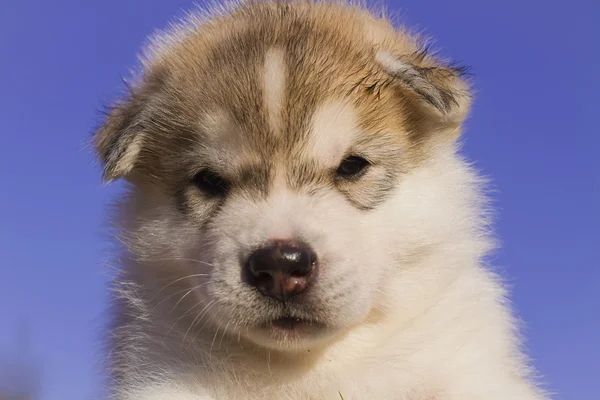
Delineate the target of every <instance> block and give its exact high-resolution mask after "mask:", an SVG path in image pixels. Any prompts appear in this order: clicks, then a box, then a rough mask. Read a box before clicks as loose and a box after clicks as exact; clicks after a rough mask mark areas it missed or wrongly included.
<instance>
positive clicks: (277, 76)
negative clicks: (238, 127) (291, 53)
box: [263, 48, 286, 135]
mask: <svg viewBox="0 0 600 400" xmlns="http://www.w3.org/2000/svg"><path fill="white" fill-rule="evenodd" d="M283 56H284V54H283V50H282V49H280V48H270V49H269V50H268V51H267V53H266V54H265V64H264V70H263V71H264V72H263V96H264V103H265V108H266V112H267V117H268V120H269V126H270V127H271V131H272V132H273V133H275V134H276V135H278V134H281V126H282V123H281V117H282V109H283V102H284V100H285V99H284V94H285V74H286V69H285V62H284V58H283Z"/></svg>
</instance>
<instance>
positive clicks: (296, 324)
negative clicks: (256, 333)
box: [261, 315, 326, 340]
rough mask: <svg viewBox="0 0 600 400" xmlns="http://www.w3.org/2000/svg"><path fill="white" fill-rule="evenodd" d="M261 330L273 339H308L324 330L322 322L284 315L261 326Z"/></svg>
mask: <svg viewBox="0 0 600 400" xmlns="http://www.w3.org/2000/svg"><path fill="white" fill-rule="evenodd" d="M261 330H262V331H263V332H264V333H266V334H267V336H270V337H271V338H274V339H279V340H281V339H302V338H305V339H308V338H311V337H315V336H319V334H320V333H322V332H323V331H325V330H326V327H325V325H324V324H323V323H321V322H317V321H315V320H311V319H306V318H300V317H296V316H292V315H284V316H281V317H278V318H275V319H272V320H270V321H268V322H265V323H264V324H262V326H261Z"/></svg>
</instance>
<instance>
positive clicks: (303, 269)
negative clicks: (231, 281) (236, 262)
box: [246, 241, 317, 302]
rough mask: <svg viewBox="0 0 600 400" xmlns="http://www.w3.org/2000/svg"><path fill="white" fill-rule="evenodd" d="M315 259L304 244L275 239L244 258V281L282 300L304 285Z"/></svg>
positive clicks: (265, 293) (308, 281)
mask: <svg viewBox="0 0 600 400" xmlns="http://www.w3.org/2000/svg"><path fill="white" fill-rule="evenodd" d="M316 261H317V257H316V255H315V253H314V252H313V251H312V249H311V248H310V247H309V246H307V245H305V244H302V243H296V242H289V241H275V242H272V243H270V244H269V245H267V246H265V247H261V248H259V249H258V250H255V251H254V252H252V254H250V257H248V261H247V263H246V269H247V277H248V283H249V284H251V285H252V286H254V287H256V288H257V289H258V290H259V291H260V292H261V293H262V294H263V295H265V296H269V297H272V298H275V299H277V300H280V301H283V302H285V301H287V300H288V299H289V298H291V297H293V296H296V295H298V294H300V293H302V292H304V291H305V290H306V289H307V288H308V285H309V283H310V280H311V279H310V278H311V276H312V275H313V272H314V269H315V266H316Z"/></svg>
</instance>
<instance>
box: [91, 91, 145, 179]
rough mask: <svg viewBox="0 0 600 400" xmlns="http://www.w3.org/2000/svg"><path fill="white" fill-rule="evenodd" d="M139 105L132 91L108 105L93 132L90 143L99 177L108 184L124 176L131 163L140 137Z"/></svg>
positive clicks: (131, 165) (141, 107)
mask: <svg viewBox="0 0 600 400" xmlns="http://www.w3.org/2000/svg"><path fill="white" fill-rule="evenodd" d="M142 110H143V105H142V104H141V103H140V101H138V100H136V98H135V95H134V94H133V93H131V94H130V96H129V98H128V99H126V100H124V101H121V102H120V103H118V104H116V105H114V106H112V107H111V108H110V110H109V112H108V113H107V116H106V119H105V120H104V122H103V124H102V126H100V128H99V129H98V130H97V131H96V132H95V134H94V145H95V148H96V153H97V155H98V158H99V159H100V162H101V163H102V167H103V173H102V180H103V182H104V183H108V182H110V181H113V180H115V179H119V178H126V177H127V175H128V174H129V173H130V172H131V170H132V169H133V167H134V166H135V164H136V162H137V159H138V156H139V153H140V150H141V148H142V142H143V137H142V133H141V132H140V116H141V114H142Z"/></svg>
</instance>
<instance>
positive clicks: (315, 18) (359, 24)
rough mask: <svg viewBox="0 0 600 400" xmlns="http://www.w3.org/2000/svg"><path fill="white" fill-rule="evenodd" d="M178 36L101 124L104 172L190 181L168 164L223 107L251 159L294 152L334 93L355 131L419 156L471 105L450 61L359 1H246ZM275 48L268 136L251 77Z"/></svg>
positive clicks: (195, 143) (200, 143)
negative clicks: (276, 91)
mask: <svg viewBox="0 0 600 400" xmlns="http://www.w3.org/2000/svg"><path fill="white" fill-rule="evenodd" d="M325 21H326V22H325ZM181 36H182V37H181V38H178V40H176V41H171V42H170V44H169V45H168V46H166V45H162V46H161V45H156V46H155V47H154V48H153V55H152V57H151V58H150V59H149V60H147V61H146V62H145V63H144V70H143V77H142V79H141V81H140V82H138V83H137V84H136V85H134V87H133V88H132V92H131V94H130V96H129V98H127V99H126V100H125V101H123V102H122V103H121V104H118V105H116V106H115V107H114V108H113V110H112V112H111V113H110V115H109V117H108V119H107V121H106V123H105V125H104V126H103V127H102V128H101V129H100V130H99V131H98V133H97V135H96V144H97V149H98V152H99V154H100V157H101V160H102V161H103V163H104V165H105V178H106V179H107V180H110V179H114V178H117V177H122V176H127V177H133V175H132V174H133V173H136V172H139V173H137V174H136V176H138V178H142V177H143V178H144V179H149V178H152V179H158V180H163V179H164V178H165V177H167V178H166V179H167V180H168V181H169V182H173V181H174V179H175V180H181V181H185V180H186V179H189V177H190V174H193V172H194V171H195V170H196V169H197V168H198V167H199V166H200V165H177V166H175V165H171V164H173V162H172V161H171V160H170V157H172V156H173V155H175V154H177V155H179V154H180V153H181V151H182V149H186V151H188V152H189V153H190V154H193V157H194V158H198V159H199V162H201V161H202V160H201V158H202V147H204V146H205V142H206V140H207V137H210V136H211V132H207V131H206V130H207V129H206V128H207V127H206V126H203V124H202V122H201V121H202V118H203V117H204V116H205V115H207V114H208V115H214V113H219V112H222V113H225V114H226V118H225V119H226V120H227V121H228V123H229V124H230V125H231V127H232V128H233V129H231V130H230V131H229V132H228V133H227V134H228V135H233V134H234V133H235V135H237V136H236V137H232V138H231V139H230V140H232V141H243V142H244V143H247V145H248V146H249V147H252V148H253V149H254V150H255V151H256V155H257V156H258V157H259V158H262V159H272V160H274V159H275V158H276V157H282V158H285V159H287V160H293V159H294V157H293V154H294V152H301V151H302V146H303V144H304V141H305V138H306V136H307V134H308V133H307V129H308V127H307V121H309V119H310V116H311V114H312V113H313V112H314V111H315V109H316V108H317V107H318V106H319V105H320V104H322V103H323V102H324V101H325V100H330V99H338V100H339V101H343V102H347V103H350V104H352V105H353V106H354V107H356V109H357V110H358V113H357V114H358V115H359V121H358V124H359V126H360V127H361V128H362V131H364V132H369V134H370V135H377V136H378V138H377V140H379V141H381V142H384V143H386V144H387V145H389V146H398V147H403V148H405V149H408V150H409V152H410V153H411V154H412V155H413V156H414V157H413V158H417V157H418V156H419V152H421V151H422V147H423V144H424V143H426V140H424V139H425V138H428V139H429V138H430V137H431V136H436V135H437V136H441V135H448V134H453V131H457V128H458V127H459V125H460V122H461V121H462V119H463V118H464V116H465V114H466V111H467V109H468V103H469V95H468V90H467V87H466V84H465V83H464V82H463V81H462V80H461V77H460V73H459V71H458V70H457V69H454V68H451V67H448V66H446V65H443V64H441V63H440V62H439V61H438V60H435V59H434V58H432V57H430V56H429V55H428V54H427V53H426V51H424V50H423V49H422V48H421V47H420V45H419V42H418V40H417V39H416V38H414V37H412V36H410V35H408V34H407V33H405V32H403V31H396V30H394V29H393V27H392V26H391V24H390V23H389V22H388V21H387V20H385V19H378V18H375V17H373V16H372V15H371V14H367V13H366V12H365V11H364V10H363V9H362V8H360V7H358V6H356V7H348V6H346V5H344V4H341V3H336V2H331V3H330V2H319V3H316V4H313V3H306V2H248V3H243V4H241V5H239V6H238V7H236V8H234V9H233V10H232V11H231V12H230V13H227V14H225V15H221V16H217V17H214V18H213V19H212V20H210V21H207V22H205V23H198V24H197V25H195V26H194V27H193V29H188V31H187V32H186V33H185V34H182V35H181ZM272 49H277V50H278V51H280V53H281V55H282V57H283V61H284V64H285V67H286V76H285V89H284V90H285V93H284V95H283V102H284V104H283V105H282V108H283V109H284V110H286V115H284V116H283V118H282V121H281V124H280V125H279V126H278V127H277V128H276V129H277V130H278V131H280V132H281V134H280V135H272V133H275V132H272V131H273V127H271V126H269V125H270V124H269V117H268V116H267V113H266V111H265V106H264V96H265V93H263V86H262V84H261V80H260V79H259V77H260V76H261V74H262V73H263V66H264V62H265V57H266V54H267V53H268V52H269V51H270V50H272ZM443 131H446V132H443ZM265 149H268V150H265ZM177 158H178V164H181V163H180V162H179V161H181V157H179V156H178V157H177ZM409 158H410V157H409Z"/></svg>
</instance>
